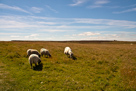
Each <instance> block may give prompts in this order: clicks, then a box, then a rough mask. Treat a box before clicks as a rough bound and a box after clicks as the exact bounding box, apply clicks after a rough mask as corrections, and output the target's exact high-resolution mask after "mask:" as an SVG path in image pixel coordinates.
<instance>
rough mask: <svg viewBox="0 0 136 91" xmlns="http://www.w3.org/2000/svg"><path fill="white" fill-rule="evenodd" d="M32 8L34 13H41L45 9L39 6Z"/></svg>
mask: <svg viewBox="0 0 136 91" xmlns="http://www.w3.org/2000/svg"><path fill="white" fill-rule="evenodd" d="M30 10H31V11H32V12H34V13H41V11H42V10H43V9H42V8H38V7H32V8H31V9H30Z"/></svg>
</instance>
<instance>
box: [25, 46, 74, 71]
mask: <svg viewBox="0 0 136 91" xmlns="http://www.w3.org/2000/svg"><path fill="white" fill-rule="evenodd" d="M64 54H66V55H69V56H70V58H72V57H73V52H72V50H71V49H70V47H65V49H64ZM43 55H44V56H48V57H51V54H50V53H49V51H48V50H47V49H45V48H42V49H41V50H40V53H39V52H38V51H37V50H36V49H28V50H27V56H28V57H29V58H28V60H29V63H30V66H31V69H32V64H33V63H34V64H35V66H37V63H38V65H39V64H40V63H41V59H40V56H43Z"/></svg>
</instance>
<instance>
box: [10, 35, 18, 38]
mask: <svg viewBox="0 0 136 91" xmlns="http://www.w3.org/2000/svg"><path fill="white" fill-rule="evenodd" d="M10 37H13V38H18V37H20V36H16V35H11V36H10Z"/></svg>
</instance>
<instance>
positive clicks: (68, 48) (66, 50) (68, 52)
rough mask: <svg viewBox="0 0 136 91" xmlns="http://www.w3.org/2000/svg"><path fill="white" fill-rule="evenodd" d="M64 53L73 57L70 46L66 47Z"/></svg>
mask: <svg viewBox="0 0 136 91" xmlns="http://www.w3.org/2000/svg"><path fill="white" fill-rule="evenodd" d="M64 54H66V55H70V58H73V52H72V51H71V49H70V47H65V49H64Z"/></svg>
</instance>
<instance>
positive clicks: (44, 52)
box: [40, 48, 51, 57]
mask: <svg viewBox="0 0 136 91" xmlns="http://www.w3.org/2000/svg"><path fill="white" fill-rule="evenodd" d="M40 53H41V56H43V55H45V56H46V55H47V56H49V57H51V54H50V53H49V51H48V50H47V49H45V48H42V49H41V50H40Z"/></svg>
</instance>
